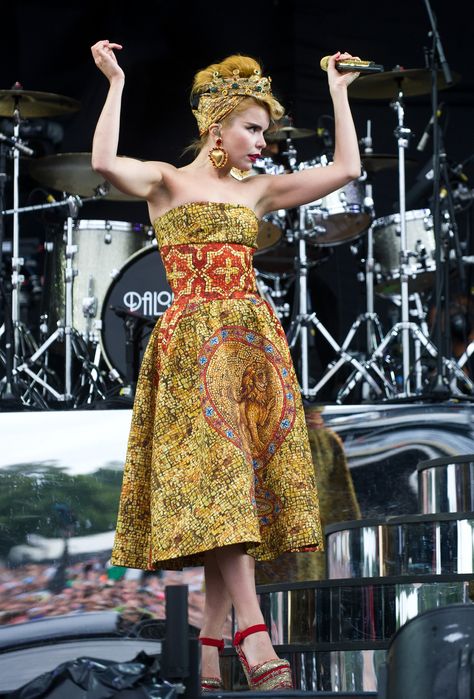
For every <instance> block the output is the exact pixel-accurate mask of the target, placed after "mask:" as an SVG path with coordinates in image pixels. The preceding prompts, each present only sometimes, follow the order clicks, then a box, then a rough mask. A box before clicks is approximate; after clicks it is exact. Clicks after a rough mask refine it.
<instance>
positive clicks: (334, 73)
mask: <svg viewBox="0 0 474 699" xmlns="http://www.w3.org/2000/svg"><path fill="white" fill-rule="evenodd" d="M348 58H357V59H358V58H359V57H358V56H352V55H351V54H350V53H347V52H345V53H341V52H340V51H338V52H337V53H335V54H334V55H333V56H331V57H330V59H329V62H328V82H329V89H330V90H333V89H336V90H337V89H338V88H340V87H345V88H347V87H349V85H350V84H351V83H352V82H354V80H355V79H356V78H358V77H359V75H360V73H359V72H358V71H357V72H356V71H350V72H348V73H346V72H344V73H340V72H339V71H338V70H337V68H336V63H337V61H344V60H346V59H348Z"/></svg>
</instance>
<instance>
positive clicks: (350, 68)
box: [319, 56, 385, 73]
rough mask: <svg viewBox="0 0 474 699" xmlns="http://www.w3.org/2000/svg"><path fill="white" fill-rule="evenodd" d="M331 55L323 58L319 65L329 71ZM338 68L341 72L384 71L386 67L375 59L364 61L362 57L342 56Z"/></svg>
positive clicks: (337, 64)
mask: <svg viewBox="0 0 474 699" xmlns="http://www.w3.org/2000/svg"><path fill="white" fill-rule="evenodd" d="M330 58H331V56H324V57H323V58H321V60H320V62H319V65H320V66H321V68H322V70H325V71H327V69H328V64H329V59H330ZM336 68H337V70H338V71H339V72H340V73H350V72H357V73H383V72H384V70H385V68H384V67H383V65H380V63H374V62H373V61H363V60H361V59H360V58H342V59H340V60H339V61H336Z"/></svg>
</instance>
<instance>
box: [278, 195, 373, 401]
mask: <svg viewBox="0 0 474 699" xmlns="http://www.w3.org/2000/svg"><path fill="white" fill-rule="evenodd" d="M305 220H306V210H305V207H304V206H302V207H300V220H299V230H297V231H295V235H294V238H295V239H296V240H297V241H298V246H299V248H298V249H299V255H298V256H297V257H296V258H295V264H296V266H297V274H296V280H297V282H298V289H299V299H298V313H297V314H296V316H295V318H294V320H292V322H291V324H290V327H289V330H288V333H287V339H288V345H289V347H290V349H292V348H294V347H295V345H296V341H297V340H298V338H299V339H300V349H301V390H302V394H303V396H304V397H305V398H311V397H314V396H316V395H317V393H318V391H319V390H320V389H321V388H322V387H323V386H324V385H325V384H326V383H327V382H328V381H329V379H330V378H331V377H332V376H333V375H334V374H335V373H336V372H337V371H338V370H339V369H340V367H341V366H343V365H344V364H351V365H352V366H353V367H354V368H355V369H357V370H358V371H360V373H361V374H362V375H363V376H364V377H365V379H366V381H367V382H368V383H369V384H370V385H371V387H372V388H373V390H374V391H375V392H376V393H377V394H378V395H380V394H381V393H382V391H381V388H380V387H379V385H378V384H377V383H376V381H375V380H374V379H373V378H372V376H371V375H370V374H369V373H368V371H367V369H366V368H365V366H363V365H362V364H361V363H360V362H359V361H358V360H357V359H356V358H355V357H352V356H351V355H350V354H348V352H347V351H346V348H344V347H342V346H341V345H339V344H338V343H337V342H336V340H335V339H334V338H333V337H332V335H331V334H330V333H329V331H328V330H327V329H326V328H325V327H324V325H323V324H322V323H321V321H320V320H319V319H318V317H317V315H316V313H314V312H313V313H309V308H308V258H307V256H306V239H307V238H308V237H311V238H312V237H314V235H315V233H314V232H311V233H310V234H309V235H308V234H307V233H306V230H305ZM318 229H319V230H318ZM315 232H316V234H317V233H325V229H324V228H322V227H316V229H315ZM309 326H314V327H315V328H316V329H317V330H319V332H320V333H321V335H322V336H323V337H324V339H325V340H326V341H327V342H328V343H329V344H330V345H331V347H332V348H333V349H334V350H335V352H337V354H339V355H340V358H339V359H338V360H337V361H336V362H334V363H333V364H332V366H331V365H330V366H329V368H328V370H327V371H326V372H325V373H324V375H323V377H322V378H321V379H320V380H319V382H318V383H317V384H316V385H315V386H314V387H312V388H310V387H309V363H308V327H309Z"/></svg>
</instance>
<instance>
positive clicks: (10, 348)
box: [0, 102, 34, 407]
mask: <svg viewBox="0 0 474 699" xmlns="http://www.w3.org/2000/svg"><path fill="white" fill-rule="evenodd" d="M13 116H14V134H13V138H11V137H9V136H6V135H5V134H3V133H0V180H1V181H0V287H1V288H0V292H1V296H3V300H4V311H5V314H4V325H3V327H2V328H1V329H0V336H2V335H3V334H5V377H4V378H3V379H2V380H1V381H0V396H1V397H2V399H3V401H6V403H7V404H9V405H10V406H12V407H13V406H18V407H22V403H21V399H20V398H19V393H20V391H18V390H17V388H18V387H17V386H16V384H15V377H14V374H13V370H14V367H15V364H16V361H17V357H18V354H17V353H18V348H19V344H20V342H19V338H20V332H19V331H20V309H19V287H20V285H21V283H22V282H23V276H22V275H21V274H20V272H21V265H22V264H23V260H22V259H21V258H20V257H19V226H18V217H15V218H14V221H13V250H12V275H11V283H10V285H9V288H8V291H7V285H6V284H5V283H4V282H3V279H2V278H1V275H2V274H3V264H2V253H3V233H4V214H5V212H4V211H3V206H4V192H5V183H6V179H7V173H6V147H7V145H8V146H9V147H10V148H11V152H12V153H13V162H14V179H13V184H14V190H13V191H14V200H15V201H16V202H17V203H18V196H19V195H18V192H19V190H18V181H19V159H20V153H23V155H33V152H34V151H33V150H32V149H31V148H28V146H26V145H25V144H24V143H23V142H22V141H21V140H20V132H19V129H20V114H19V109H18V102H16V104H15V109H14V114H13ZM29 344H30V346H34V343H32V342H30V343H29Z"/></svg>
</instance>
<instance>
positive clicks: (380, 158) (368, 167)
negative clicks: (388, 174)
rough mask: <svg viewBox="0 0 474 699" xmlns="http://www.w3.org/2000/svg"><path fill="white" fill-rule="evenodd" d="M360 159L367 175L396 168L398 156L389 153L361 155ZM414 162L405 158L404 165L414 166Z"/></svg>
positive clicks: (412, 159)
mask: <svg viewBox="0 0 474 699" xmlns="http://www.w3.org/2000/svg"><path fill="white" fill-rule="evenodd" d="M360 157H361V160H362V166H363V168H364V170H365V171H366V172H368V173H369V174H375V173H377V172H380V171H381V170H388V169H390V168H395V167H398V155H392V154H391V153H362V154H361V156H360ZM416 162H417V161H416V160H415V159H414V158H407V156H405V165H415V163H416Z"/></svg>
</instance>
